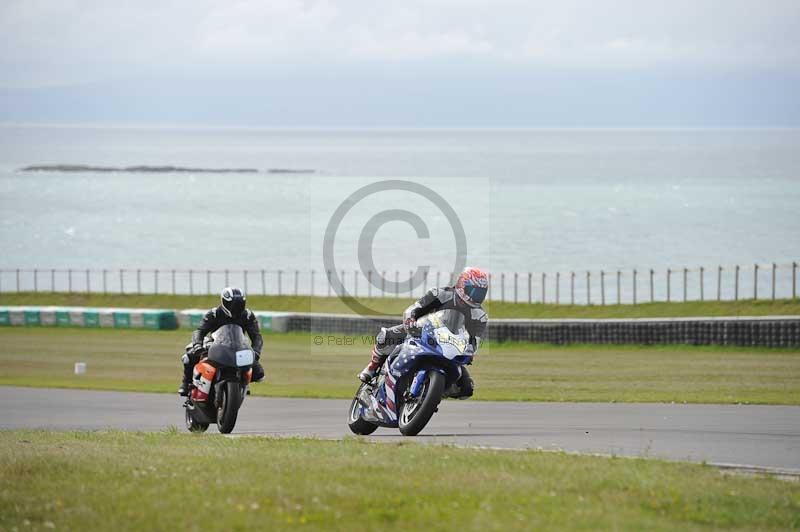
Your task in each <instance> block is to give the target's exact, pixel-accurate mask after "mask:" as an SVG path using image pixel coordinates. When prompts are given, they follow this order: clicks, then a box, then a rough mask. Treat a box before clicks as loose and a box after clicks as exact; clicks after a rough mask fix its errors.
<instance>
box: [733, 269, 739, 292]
mask: <svg viewBox="0 0 800 532" xmlns="http://www.w3.org/2000/svg"><path fill="white" fill-rule="evenodd" d="M733 300H734V301H739V265H738V264H737V265H736V280H735V281H734V285H733Z"/></svg>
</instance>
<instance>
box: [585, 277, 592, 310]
mask: <svg viewBox="0 0 800 532" xmlns="http://www.w3.org/2000/svg"><path fill="white" fill-rule="evenodd" d="M586 304H587V305H591V304H592V272H590V271H587V272H586Z"/></svg>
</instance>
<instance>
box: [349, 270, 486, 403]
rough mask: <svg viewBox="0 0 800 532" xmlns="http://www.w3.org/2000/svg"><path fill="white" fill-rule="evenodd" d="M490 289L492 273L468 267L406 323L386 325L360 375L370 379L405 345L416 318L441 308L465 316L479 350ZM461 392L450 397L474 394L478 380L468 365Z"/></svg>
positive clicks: (406, 316)
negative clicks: (387, 326) (452, 284)
mask: <svg viewBox="0 0 800 532" xmlns="http://www.w3.org/2000/svg"><path fill="white" fill-rule="evenodd" d="M488 290H489V276H488V275H487V274H486V272H484V271H483V270H481V269H480V268H465V269H464V271H463V272H461V274H460V275H459V276H458V280H457V281H456V285H455V286H446V287H442V288H433V289H431V290H429V291H428V292H427V293H426V294H425V295H424V296H422V298H420V299H419V300H418V301H417V302H416V303H414V304H413V305H411V306H410V307H408V308H407V309H406V310H405V312H404V313H403V323H402V324H400V325H396V326H394V327H389V328H386V327H382V328H381V330H380V332H379V333H378V334H377V336H376V337H375V346H374V347H373V349H372V357H371V359H370V362H369V364H367V366H366V367H365V368H364V369H363V370H362V371H361V373H359V375H358V378H359V379H361V381H363V382H370V381H371V380H372V379H373V378H374V377H375V374H376V373H377V372H378V369H379V368H380V367H381V365H382V364H383V363H384V361H385V360H386V357H388V356H389V355H390V354H391V353H392V351H394V349H395V348H396V347H397V346H398V345H400V344H402V343H403V342H404V341H405V339H406V335H407V333H408V330H409V329H412V328H414V326H415V323H416V320H418V319H420V318H422V317H423V316H425V315H427V314H430V313H432V312H436V311H438V310H452V311H455V312H456V313H457V314H460V315H461V317H462V318H463V326H464V328H465V329H466V331H467V333H468V334H469V344H470V345H469V347H468V349H471V350H472V352H473V353H474V352H476V351H477V350H478V347H479V346H480V340H481V338H482V337H484V336H485V334H486V326H487V324H488V323H489V317H488V315H487V314H486V311H484V310H483V307H481V303H483V300H484V299H485V298H486V294H487V292H488ZM456 386H457V388H458V391H454V392H453V393H452V394H450V397H459V398H466V397H470V396H472V393H473V389H474V383H473V381H472V377H470V375H469V372H468V371H467V368H466V367H463V368H462V375H461V378H460V379H459V380H458V382H457V383H456Z"/></svg>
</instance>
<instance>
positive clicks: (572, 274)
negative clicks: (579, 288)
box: [569, 272, 575, 305]
mask: <svg viewBox="0 0 800 532" xmlns="http://www.w3.org/2000/svg"><path fill="white" fill-rule="evenodd" d="M569 304H570V305H574V304H575V272H569Z"/></svg>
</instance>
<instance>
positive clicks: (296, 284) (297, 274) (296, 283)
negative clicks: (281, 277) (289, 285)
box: [294, 270, 300, 295]
mask: <svg viewBox="0 0 800 532" xmlns="http://www.w3.org/2000/svg"><path fill="white" fill-rule="evenodd" d="M299 285H300V270H295V271H294V295H297V290H298V289H299Z"/></svg>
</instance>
